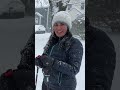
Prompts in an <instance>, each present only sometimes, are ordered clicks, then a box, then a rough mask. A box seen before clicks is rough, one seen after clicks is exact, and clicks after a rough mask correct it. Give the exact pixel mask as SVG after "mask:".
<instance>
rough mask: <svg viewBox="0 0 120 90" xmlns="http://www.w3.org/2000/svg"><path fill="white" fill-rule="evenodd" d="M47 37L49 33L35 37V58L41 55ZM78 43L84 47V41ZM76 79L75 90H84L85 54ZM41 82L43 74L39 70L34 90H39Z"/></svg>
mask: <svg viewBox="0 0 120 90" xmlns="http://www.w3.org/2000/svg"><path fill="white" fill-rule="evenodd" d="M49 36H50V33H45V34H36V35H35V56H37V55H41V54H42V53H43V48H44V46H45V44H46V43H47V40H48V39H49ZM80 41H81V42H82V44H83V47H85V41H83V40H80ZM84 51H85V48H84ZM35 76H36V67H35ZM76 78H77V87H76V90H85V53H84V54H83V59H82V63H81V68H80V72H79V73H78V74H77V76H76ZM42 81H43V74H42V70H41V69H39V73H38V79H37V87H36V90H41V84H42Z"/></svg>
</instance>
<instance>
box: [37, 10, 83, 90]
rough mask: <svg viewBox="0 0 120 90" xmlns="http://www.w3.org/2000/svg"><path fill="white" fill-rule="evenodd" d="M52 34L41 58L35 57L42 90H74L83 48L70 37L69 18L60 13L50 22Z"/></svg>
mask: <svg viewBox="0 0 120 90" xmlns="http://www.w3.org/2000/svg"><path fill="white" fill-rule="evenodd" d="M52 27H53V32H52V34H51V36H50V38H49V40H48V43H47V44H46V46H45V48H44V52H43V55H42V56H37V57H36V64H37V65H38V66H40V67H41V68H42V70H43V74H44V79H43V84H42V90H75V88H76V78H75V75H76V74H77V73H78V72H79V70H80V65H81V60H82V55H83V47H82V44H81V42H80V41H79V40H78V39H75V38H74V37H72V34H71V33H70V29H71V28H72V21H71V17H70V15H69V13H68V12H66V11H60V12H58V13H57V14H55V15H54V17H53V20H52Z"/></svg>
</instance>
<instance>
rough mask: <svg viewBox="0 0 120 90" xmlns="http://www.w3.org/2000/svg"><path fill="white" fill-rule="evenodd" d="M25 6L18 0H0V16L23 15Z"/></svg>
mask: <svg viewBox="0 0 120 90" xmlns="http://www.w3.org/2000/svg"><path fill="white" fill-rule="evenodd" d="M24 15H25V6H24V4H23V3H22V2H21V1H20V0H1V3H0V17H3V18H4V17H5V18H6V17H8V18H11V17H13V18H17V17H24Z"/></svg>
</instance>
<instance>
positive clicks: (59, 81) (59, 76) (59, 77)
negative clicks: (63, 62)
mask: <svg viewBox="0 0 120 90" xmlns="http://www.w3.org/2000/svg"><path fill="white" fill-rule="evenodd" d="M57 44H58V43H57ZM57 44H55V45H54V46H53V47H52V49H51V51H50V54H49V56H51V54H52V51H53V48H54V47H55V46H56V45H57ZM61 75H62V74H61V73H60V72H59V75H58V84H59V86H60V85H61V80H60V79H61Z"/></svg>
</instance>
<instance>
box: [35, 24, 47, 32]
mask: <svg viewBox="0 0 120 90" xmlns="http://www.w3.org/2000/svg"><path fill="white" fill-rule="evenodd" d="M45 31H46V29H45V27H44V26H43V25H35V34H44V33H45Z"/></svg>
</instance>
